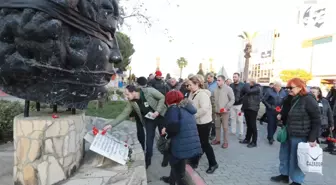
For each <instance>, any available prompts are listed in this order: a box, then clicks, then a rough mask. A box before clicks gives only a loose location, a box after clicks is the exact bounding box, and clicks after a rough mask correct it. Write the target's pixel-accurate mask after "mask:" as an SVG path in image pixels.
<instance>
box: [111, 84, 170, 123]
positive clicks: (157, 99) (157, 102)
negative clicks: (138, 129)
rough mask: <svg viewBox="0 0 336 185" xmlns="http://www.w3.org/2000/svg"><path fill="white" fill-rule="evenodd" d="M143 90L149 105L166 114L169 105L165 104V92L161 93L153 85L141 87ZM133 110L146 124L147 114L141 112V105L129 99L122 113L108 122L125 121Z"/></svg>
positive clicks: (161, 113)
mask: <svg viewBox="0 0 336 185" xmlns="http://www.w3.org/2000/svg"><path fill="white" fill-rule="evenodd" d="M141 91H142V92H143V95H144V98H145V99H146V101H147V102H148V105H149V106H150V107H151V109H153V110H154V111H157V112H159V113H160V115H161V116H164V115H165V113H166V111H167V107H166V105H165V97H164V96H163V94H161V93H160V92H159V91H157V90H156V89H154V88H152V87H144V88H141ZM133 110H134V112H135V113H136V115H137V116H138V117H139V118H140V121H141V122H142V123H143V124H145V121H144V119H143V117H144V116H145V115H142V114H141V111H140V108H139V105H138V104H137V103H136V101H128V102H127V104H126V107H125V108H124V110H123V111H122V112H121V114H119V116H118V117H117V118H116V119H114V120H112V121H110V122H108V123H107V124H111V125H112V126H116V125H118V124H119V123H121V122H122V121H124V120H125V119H126V118H127V117H128V116H129V115H130V114H131V113H132V111H133Z"/></svg>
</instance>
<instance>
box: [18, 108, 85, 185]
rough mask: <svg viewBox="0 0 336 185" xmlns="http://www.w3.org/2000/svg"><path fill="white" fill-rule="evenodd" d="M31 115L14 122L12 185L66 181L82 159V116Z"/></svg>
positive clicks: (48, 184)
mask: <svg viewBox="0 0 336 185" xmlns="http://www.w3.org/2000/svg"><path fill="white" fill-rule="evenodd" d="M58 116H59V118H56V119H53V118H52V117H51V113H50V112H43V111H41V112H31V116H30V117H27V118H25V117H23V115H18V116H16V117H15V118H14V128H13V130H14V149H15V152H14V172H13V180H14V183H15V185H53V184H55V183H58V182H60V181H62V180H65V179H67V178H68V177H69V176H70V175H71V174H73V173H74V172H75V171H76V169H78V168H79V165H80V163H81V160H82V158H83V147H84V146H83V138H84V134H85V131H86V130H85V115H84V113H83V112H80V111H78V112H77V114H76V115H72V114H71V113H69V112H65V113H59V114H58Z"/></svg>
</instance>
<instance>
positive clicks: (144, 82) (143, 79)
mask: <svg viewBox="0 0 336 185" xmlns="http://www.w3.org/2000/svg"><path fill="white" fill-rule="evenodd" d="M136 82H137V83H138V84H139V85H140V86H146V85H147V78H146V77H143V76H141V77H139V78H138V79H137V81H136Z"/></svg>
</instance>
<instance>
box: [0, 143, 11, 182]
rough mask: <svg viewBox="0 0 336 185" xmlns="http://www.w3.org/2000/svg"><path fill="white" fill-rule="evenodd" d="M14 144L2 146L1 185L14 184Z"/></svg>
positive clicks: (0, 149)
mask: <svg viewBox="0 0 336 185" xmlns="http://www.w3.org/2000/svg"><path fill="white" fill-rule="evenodd" d="M13 152H14V146H13V143H11V142H9V143H7V144H2V145H0V166H1V169H0V184H3V185H9V184H13V164H14V157H13Z"/></svg>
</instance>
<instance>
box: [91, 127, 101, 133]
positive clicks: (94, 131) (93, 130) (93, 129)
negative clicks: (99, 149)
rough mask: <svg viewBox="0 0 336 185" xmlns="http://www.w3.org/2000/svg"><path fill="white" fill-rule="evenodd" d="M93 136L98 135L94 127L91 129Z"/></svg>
mask: <svg viewBox="0 0 336 185" xmlns="http://www.w3.org/2000/svg"><path fill="white" fill-rule="evenodd" d="M92 132H93V135H97V134H98V133H99V130H98V129H97V128H96V127H93V128H92Z"/></svg>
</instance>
